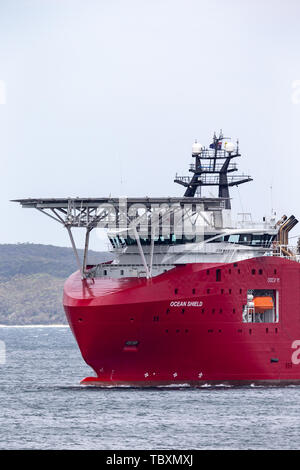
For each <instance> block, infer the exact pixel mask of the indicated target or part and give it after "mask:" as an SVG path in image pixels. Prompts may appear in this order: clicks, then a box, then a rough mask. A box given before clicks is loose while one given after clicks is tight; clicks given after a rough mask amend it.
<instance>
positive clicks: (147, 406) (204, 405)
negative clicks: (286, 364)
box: [0, 326, 300, 450]
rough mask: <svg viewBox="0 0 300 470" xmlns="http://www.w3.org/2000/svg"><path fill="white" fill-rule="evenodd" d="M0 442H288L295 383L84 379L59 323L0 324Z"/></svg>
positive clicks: (298, 442)
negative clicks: (141, 383)
mask: <svg viewBox="0 0 300 470" xmlns="http://www.w3.org/2000/svg"><path fill="white" fill-rule="evenodd" d="M0 344H1V345H2V354H1V358H2V361H1V362H0V403H1V404H0V449H99V450H112V449H116V450H117V449H122V450H125V449H138V450H141V449H157V450H159V449H179V450H180V449H297V448H299V447H300V406H299V403H300V387H298V386H289V387H255V386H247V387H225V386H219V387H209V386H206V387H205V386H204V387H202V388H190V387H186V386H184V385H183V386H182V387H170V388H150V389H134V388H124V387H123V388H107V389H99V388H92V387H89V388H85V387H83V386H80V385H79V382H80V380H81V379H82V378H83V377H85V376H88V375H93V371H91V369H90V368H89V367H88V366H87V365H86V364H85V362H84V361H83V359H82V357H81V355H80V352H79V349H78V347H77V345H76V343H75V340H74V338H73V336H72V333H71V332H70V330H69V328H68V327H58V326H56V327H0Z"/></svg>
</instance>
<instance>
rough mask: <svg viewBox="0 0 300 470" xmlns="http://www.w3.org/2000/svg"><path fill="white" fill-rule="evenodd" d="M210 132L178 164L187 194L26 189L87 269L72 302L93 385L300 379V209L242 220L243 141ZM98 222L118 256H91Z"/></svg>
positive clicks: (70, 292) (70, 283)
mask: <svg viewBox="0 0 300 470" xmlns="http://www.w3.org/2000/svg"><path fill="white" fill-rule="evenodd" d="M210 142H211V143H210V144H209V145H208V146H207V147H206V146H203V145H202V144H200V143H199V142H197V141H195V142H194V144H193V146H192V159H193V162H192V164H191V165H190V168H189V173H190V174H189V176H179V175H176V177H175V179H174V181H175V183H177V184H180V185H181V186H183V187H184V190H185V192H184V195H183V196H181V197H137V198H114V197H111V196H109V197H101V198H65V199H49V198H48V199H32V198H31V199H18V200H16V201H17V202H19V203H20V204H21V205H22V207H24V208H35V209H37V210H39V211H40V212H42V213H44V214H46V215H47V216H49V217H51V218H52V219H54V220H55V221H56V222H58V223H60V224H61V225H62V226H63V227H65V228H66V229H67V231H68V234H69V237H70V241H71V245H72V247H73V250H74V254H75V257H76V261H77V264H78V270H77V272H75V273H74V274H72V275H71V276H70V277H69V278H68V279H67V280H66V282H65V285H64V293H63V305H64V310H65V313H66V317H67V320H68V322H69V325H70V328H71V330H72V332H73V334H74V337H75V339H76V341H77V344H78V346H79V349H80V351H81V354H82V357H83V359H84V361H85V362H86V363H87V364H88V365H89V366H90V367H91V368H92V369H93V371H94V374H95V375H94V376H91V377H86V378H84V379H83V380H82V381H81V384H82V385H86V386H100V387H101V386H102V387H107V386H129V387H156V386H178V385H182V384H184V385H188V386H195V387H198V386H206V385H209V384H211V385H217V384H224V385H226V384H229V385H249V384H263V385H283V384H299V383H300V289H299V287H300V264H299V261H300V248H299V246H300V243H299V241H298V243H296V246H293V245H291V244H290V243H289V232H290V230H291V229H292V228H294V226H295V225H296V224H297V223H298V220H297V219H296V217H295V216H294V215H291V216H286V215H283V216H282V217H280V218H278V217H276V214H275V212H274V211H272V212H271V214H270V216H268V217H267V216H266V217H263V218H262V220H261V221H258V222H254V221H253V220H252V217H251V214H249V213H243V214H238V216H237V220H236V221H233V220H232V218H233V216H232V211H231V198H230V188H231V187H233V186H239V185H241V184H244V183H248V182H250V181H252V178H251V177H250V176H249V175H244V174H242V175H239V174H237V171H238V167H237V163H236V162H237V161H238V159H239V158H240V157H241V154H240V151H239V142H238V141H236V142H233V141H232V140H231V139H230V138H226V137H224V136H223V133H222V132H220V133H218V134H216V133H215V134H214V136H213V139H212V141H210ZM213 187H215V191H216V194H215V195H214V194H212V193H211V191H212V190H213ZM99 227H100V228H101V229H102V230H105V231H106V233H107V240H108V243H109V248H108V253H109V256H107V257H106V258H104V259H103V258H102V259H100V260H98V262H94V263H89V258H88V256H89V255H88V252H89V240H90V234H91V232H92V231H93V230H94V229H96V228H99ZM78 228H81V229H83V231H84V254H83V257H82V259H81V257H80V256H79V253H78V248H77V246H76V243H75V241H74V236H73V235H74V230H76V229H78ZM293 238H294V237H293ZM66 360H67V359H66Z"/></svg>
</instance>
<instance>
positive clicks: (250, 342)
mask: <svg viewBox="0 0 300 470" xmlns="http://www.w3.org/2000/svg"><path fill="white" fill-rule="evenodd" d="M217 271H218V273H217ZM299 287H300V265H299V263H296V262H294V261H290V260H287V259H283V258H276V257H272V256H265V257H259V258H253V259H249V260H245V261H240V262H238V263H226V264H211V263H210V264H204V263H195V264H187V265H182V266H177V267H176V268H174V269H172V270H171V271H168V272H166V273H164V274H161V275H159V276H156V277H154V278H151V279H145V278H143V279H138V278H121V279H112V278H96V279H94V280H92V279H86V280H81V278H80V274H79V273H75V274H73V275H72V276H71V277H70V278H69V279H68V280H67V281H66V283H65V289H64V308H65V312H66V315H67V318H68V321H69V324H70V326H71V329H72V331H73V334H74V336H75V338H76V340H77V343H78V345H79V348H80V351H81V353H82V356H83V358H84V360H85V361H86V363H87V364H88V365H89V366H91V367H92V368H93V369H94V371H95V372H96V377H88V378H86V379H84V380H83V381H82V383H83V384H85V385H99V386H108V385H110V386H114V385H129V386H158V385H169V384H174V385H178V384H190V385H194V386H197V385H203V384H206V383H207V384H247V383H263V384H290V383H300V291H299ZM249 289H274V292H275V291H276V293H278V307H277V308H278V321H277V322H270V323H245V322H243V306H244V305H245V303H246V301H247V300H246V299H247V292H248V290H249Z"/></svg>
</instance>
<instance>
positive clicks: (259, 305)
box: [253, 297, 274, 313]
mask: <svg viewBox="0 0 300 470" xmlns="http://www.w3.org/2000/svg"><path fill="white" fill-rule="evenodd" d="M253 302H254V307H255V313H264V312H265V311H266V310H272V309H273V308H274V302H273V299H272V297H254V299H253Z"/></svg>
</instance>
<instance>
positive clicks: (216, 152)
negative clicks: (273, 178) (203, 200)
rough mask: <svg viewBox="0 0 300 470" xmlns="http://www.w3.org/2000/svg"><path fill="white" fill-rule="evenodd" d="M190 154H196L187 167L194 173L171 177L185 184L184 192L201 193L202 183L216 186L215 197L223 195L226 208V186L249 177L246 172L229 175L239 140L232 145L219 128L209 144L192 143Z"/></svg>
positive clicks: (192, 194) (237, 183)
mask: <svg viewBox="0 0 300 470" xmlns="http://www.w3.org/2000/svg"><path fill="white" fill-rule="evenodd" d="M223 141H224V142H223ZM192 156H193V158H195V163H193V164H191V165H190V169H189V171H190V172H191V173H193V176H192V177H191V176H178V175H176V177H175V179H174V182H175V183H178V184H181V185H182V186H184V187H185V188H186V191H185V193H184V196H185V197H195V196H198V197H199V196H200V197H201V189H202V187H204V186H218V188H219V193H218V197H219V198H222V199H225V209H231V204H230V196H229V187H230V186H238V185H240V184H242V183H247V182H249V181H252V178H251V177H250V176H249V175H234V176H233V175H230V176H228V173H232V172H235V171H237V170H238V168H237V164H236V163H232V160H233V159H234V158H237V157H240V156H241V154H240V153H239V142H238V141H237V142H236V145H234V144H233V143H232V142H230V138H227V137H224V136H223V134H222V131H220V134H219V136H218V137H217V135H216V133H214V136H213V142H212V143H211V144H210V146H209V148H206V147H203V146H202V145H201V144H199V143H198V142H197V141H196V142H195V143H194V144H193V147H192Z"/></svg>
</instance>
